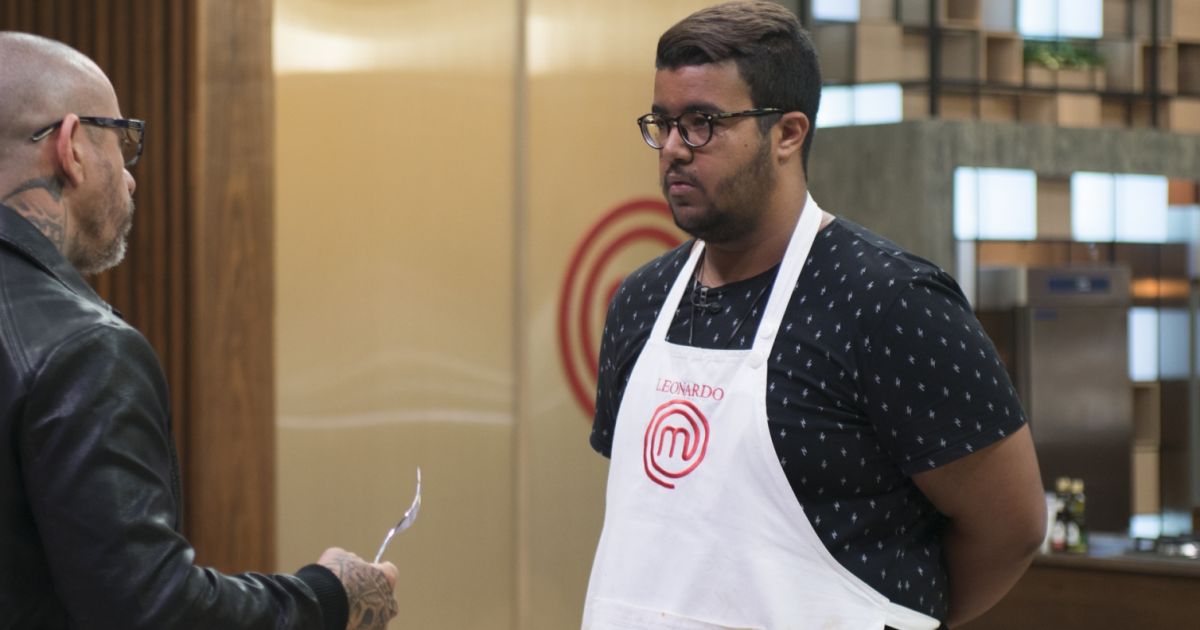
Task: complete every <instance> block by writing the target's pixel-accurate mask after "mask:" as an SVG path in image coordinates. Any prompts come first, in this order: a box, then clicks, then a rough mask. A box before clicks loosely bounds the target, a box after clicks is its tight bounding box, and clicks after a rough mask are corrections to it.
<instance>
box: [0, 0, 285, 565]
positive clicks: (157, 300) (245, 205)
mask: <svg viewBox="0 0 1200 630" xmlns="http://www.w3.org/2000/svg"><path fill="white" fill-rule="evenodd" d="M270 8H271V2H270V0H170V1H163V0H3V2H0V29H2V30H15V31H24V32H29V33H37V34H39V35H44V36H47V37H51V38H54V39H57V40H60V41H63V42H66V43H68V44H70V45H71V46H73V47H75V48H77V49H79V50H80V51H81V52H83V53H84V54H86V55H88V56H89V57H91V58H92V59H94V60H95V61H96V62H97V63H98V64H99V65H100V67H101V68H102V69H104V71H105V72H106V73H107V74H108V76H109V78H110V79H111V80H112V83H113V86H114V87H115V89H116V92H117V97H118V99H119V101H120V103H121V110H122V114H123V115H124V116H127V117H131V118H142V119H145V120H146V121H147V125H146V145H145V151H144V153H143V154H142V159H141V161H140V162H139V163H138V164H137V165H136V166H135V167H134V168H133V169H132V173H133V175H134V177H135V178H136V180H137V183H138V188H137V192H136V194H135V196H134V199H135V201H136V203H137V211H136V214H135V219H134V228H133V232H132V234H131V235H130V242H129V253H128V255H127V257H126V260H125V262H124V263H123V264H122V265H120V266H119V267H117V268H116V269H113V270H112V271H109V272H107V273H105V274H102V275H100V276H97V277H96V278H93V279H92V281H93V285H94V286H95V287H96V289H97V291H98V292H99V293H100V295H101V296H103V297H104V298H105V299H106V300H108V301H109V302H110V303H112V304H113V306H115V307H116V308H117V309H119V310H120V311H121V312H122V313H123V314H124V315H125V317H126V319H127V320H128V321H129V322H130V323H131V324H132V325H134V326H136V327H137V328H138V329H139V330H141V331H142V332H143V333H144V334H145V335H146V337H147V338H148V339H149V340H150V343H151V344H153V346H154V348H155V349H156V350H157V351H158V353H159V357H160V358H161V360H162V363H163V368H164V370H165V371H166V373H167V380H168V382H169V384H170V388H171V396H172V401H171V407H172V414H173V421H174V427H175V439H176V442H177V444H178V445H179V452H180V457H181V459H182V460H183V461H182V465H183V473H184V475H183V477H184V496H185V532H186V533H187V535H188V537H189V538H190V539H191V540H192V542H193V543H194V544H195V545H196V547H197V557H198V560H199V561H200V562H201V563H203V564H207V565H210V566H215V567H217V568H219V569H222V570H225V571H243V570H259V571H262V570H271V569H273V568H274V567H273V564H274V550H275V544H274V513H275V512H274V474H275V465H274V462H275V445H274V373H273V360H274V354H273V352H274V348H273V328H272V327H273V319H274V313H273V305H274V285H273V263H274V258H273V247H272V246H271V245H272V242H273V238H274V236H273V230H274V226H273V222H272V221H273V203H274V199H273V165H272V159H271V155H272V153H271V152H272V144H271V137H272V136H271V134H272V130H273V123H272V116H273V103H272V101H271V98H272V95H273V89H272V85H273V75H272V70H271V56H270V19H271V13H270ZM79 113H80V114H87V113H88V112H79Z"/></svg>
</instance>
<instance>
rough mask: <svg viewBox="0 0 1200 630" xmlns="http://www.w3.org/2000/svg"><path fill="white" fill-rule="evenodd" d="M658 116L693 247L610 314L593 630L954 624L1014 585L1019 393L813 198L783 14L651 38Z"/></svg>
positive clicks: (1020, 561) (886, 258) (965, 311)
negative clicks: (606, 458) (607, 461)
mask: <svg viewBox="0 0 1200 630" xmlns="http://www.w3.org/2000/svg"><path fill="white" fill-rule="evenodd" d="M656 65H657V67H658V72H657V74H656V77H655V84H654V103H653V108H652V112H651V113H650V114H647V115H645V116H643V117H642V118H640V119H639V120H638V124H639V126H640V128H641V130H642V135H643V138H644V139H645V141H646V142H647V143H648V144H649V145H650V146H651V147H653V148H655V149H658V150H659V156H660V159H659V170H660V175H661V177H662V185H663V191H664V194H665V196H666V197H667V200H668V202H669V203H670V205H671V209H672V212H673V214H674V216H675V220H676V223H677V224H678V225H679V226H680V227H681V228H682V229H684V230H685V231H687V232H688V233H690V234H692V235H693V236H695V237H696V240H695V241H693V242H690V243H688V244H685V245H684V246H681V247H680V248H677V249H676V250H674V251H672V252H669V253H667V254H666V255H664V256H662V257H660V258H659V259H657V260H655V261H652V262H651V263H650V264H648V265H646V266H644V267H643V268H642V269H640V270H638V271H637V272H636V273H634V274H632V275H631V276H630V277H629V278H627V279H626V281H625V282H624V283H623V284H622V287H621V289H620V290H619V291H618V292H617V294H616V295H615V297H614V299H613V302H612V304H611V305H610V307H609V314H608V319H607V321H606V326H605V332H604V338H603V340H602V346H601V356H600V382H599V389H598V392H597V412H596V422H595V426H594V430H593V433H592V444H593V446H594V447H595V448H597V450H599V451H600V452H602V453H604V454H606V455H607V454H611V458H612V462H611V466H610V471H609V481H608V492H607V499H606V501H607V503H606V513H605V523H604V532H603V534H602V536H601V539H600V544H599V547H598V549H597V552H596V560H595V564H594V566H593V569H592V577H591V582H590V585H589V588H588V595H587V602H586V607H585V611H584V618H583V627H584V628H586V629H588V630H617V629H622V630H632V629H654V628H679V629H688V630H708V629H717V628H758V629H777V628H845V629H851V630H881V629H882V628H885V627H890V628H897V629H900V630H918V629H929V630H932V629H934V628H938V627H939V626H941V625H943V623H945V624H946V625H956V624H959V623H962V622H964V621H966V620H968V619H971V618H974V617H976V616H978V615H979V614H981V613H982V612H983V611H985V610H986V609H987V608H988V607H990V606H991V605H993V604H994V603H995V602H996V601H998V600H999V598H1000V597H1002V596H1003V594H1004V593H1005V592H1007V590H1008V589H1009V588H1010V587H1011V586H1012V584H1013V583H1014V582H1015V581H1016V579H1017V578H1018V577H1019V576H1020V574H1021V573H1022V572H1023V571H1024V570H1025V568H1026V567H1027V566H1028V563H1029V561H1030V559H1031V557H1032V554H1033V552H1034V550H1035V549H1036V548H1037V546H1038V544H1039V543H1040V542H1041V540H1042V536H1043V534H1044V532H1045V503H1044V500H1043V494H1042V488H1041V483H1040V478H1039V474H1038V469H1037V463H1036V459H1035V457H1034V454H1033V453H1034V452H1033V446H1032V442H1031V440H1030V438H1029V431H1028V428H1027V427H1026V426H1025V421H1024V416H1023V414H1022V412H1021V409H1020V406H1019V403H1018V401H1017V400H1016V396H1015V392H1014V391H1013V388H1012V386H1011V384H1010V383H1009V381H1008V378H1007V376H1006V375H1005V372H1004V369H1003V366H1002V365H1001V363H1000V362H999V360H998V359H997V358H996V356H995V351H994V348H992V345H991V343H990V342H989V341H988V340H987V338H986V336H984V335H983V334H982V331H981V330H980V329H979V326H978V322H977V321H975V319H974V317H973V315H972V314H971V313H970V309H969V306H967V304H966V302H965V300H964V299H963V298H962V295H961V292H959V291H958V289H957V286H955V285H954V283H953V280H951V279H949V277H948V276H946V275H945V274H944V273H942V272H941V271H940V270H938V269H937V268H936V267H935V266H933V265H932V264H930V263H928V262H927V261H924V260H921V259H919V258H917V257H915V256H912V255H910V254H907V253H906V252H903V251H901V250H899V249H898V248H896V247H895V246H894V245H892V244H891V243H888V242H887V241H885V240H883V239H880V238H879V237H877V236H875V235H873V234H871V233H870V232H868V231H867V230H865V229H863V228H861V227H858V226H856V225H854V224H852V223H850V222H848V221H845V220H842V219H835V218H834V217H832V216H830V215H828V214H826V213H824V212H823V211H822V210H821V208H820V207H818V206H817V204H816V203H815V202H814V201H813V199H812V198H811V197H810V196H809V194H808V191H807V184H806V161H807V156H808V148H809V146H810V143H811V139H812V124H811V121H812V120H814V119H815V116H816V110H817V104H818V101H819V90H820V72H819V69H818V68H817V64H816V58H815V53H814V52H813V50H812V44H811V42H810V41H809V39H808V36H807V34H805V33H804V32H803V31H802V30H801V29H800V26H799V23H798V21H797V20H796V19H795V17H794V16H793V15H792V14H791V13H790V12H788V11H787V10H786V9H783V8H782V7H780V6H779V5H778V4H775V3H768V2H739V3H730V4H728V5H721V6H718V7H713V8H710V9H706V10H704V11H700V12H698V13H696V14H694V15H692V16H690V17H688V18H687V19H685V20H684V21H682V22H680V23H679V24H677V25H675V26H674V27H672V29H670V30H668V31H667V33H666V34H664V35H663V37H662V39H661V40H660V41H659V49H658V59H657V64H656Z"/></svg>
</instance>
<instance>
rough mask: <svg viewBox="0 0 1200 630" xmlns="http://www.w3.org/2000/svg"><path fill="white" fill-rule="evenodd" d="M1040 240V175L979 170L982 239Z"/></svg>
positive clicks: (1019, 171)
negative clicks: (1038, 221)
mask: <svg viewBox="0 0 1200 630" xmlns="http://www.w3.org/2000/svg"><path fill="white" fill-rule="evenodd" d="M1036 237H1037V175H1036V174H1034V172H1033V171H1027V170H1019V169H1007V168H981V169H979V238H981V239H999V240H1033V239H1034V238H1036Z"/></svg>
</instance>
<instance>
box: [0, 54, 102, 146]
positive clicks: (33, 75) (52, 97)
mask: <svg viewBox="0 0 1200 630" xmlns="http://www.w3.org/2000/svg"><path fill="white" fill-rule="evenodd" d="M115 102H116V96H115V95H114V94H113V89H112V85H111V84H110V83H109V81H108V77H106V76H105V75H104V72H103V71H102V70H100V67H99V66H97V65H96V63H95V62H94V61H92V60H91V59H88V58H87V56H85V55H84V54H83V53H81V52H79V51H77V50H75V49H74V48H71V47H70V46H67V45H66V44H63V43H61V42H56V41H54V40H51V39H46V38H45V37H39V36H37V35H29V34H27V33H14V32H0V166H4V165H5V164H6V163H7V162H11V161H12V160H14V159H16V158H17V157H19V154H21V153H23V152H22V151H21V150H20V149H21V148H22V147H28V145H29V144H30V143H29V136H30V134H32V133H33V132H34V131H36V130H37V129H38V128H40V127H44V126H46V125H48V124H50V123H53V122H56V121H59V120H62V118H63V116H66V115H67V114H69V113H76V114H81V115H89V114H91V115H95V114H97V113H98V112H100V111H102V110H101V108H103V109H105V110H107V109H111V108H112V107H113V104H114V103H115ZM28 148H32V147H28Z"/></svg>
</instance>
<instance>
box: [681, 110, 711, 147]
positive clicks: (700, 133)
mask: <svg viewBox="0 0 1200 630" xmlns="http://www.w3.org/2000/svg"><path fill="white" fill-rule="evenodd" d="M679 131H680V132H681V133H682V134H683V141H684V142H686V143H687V144H688V146H692V147H702V146H704V145H705V144H708V139H709V138H710V137H712V122H711V121H710V120H709V119H708V116H705V115H704V114H701V113H699V112H688V113H686V114H684V115H683V116H680V117H679Z"/></svg>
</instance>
